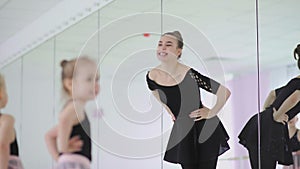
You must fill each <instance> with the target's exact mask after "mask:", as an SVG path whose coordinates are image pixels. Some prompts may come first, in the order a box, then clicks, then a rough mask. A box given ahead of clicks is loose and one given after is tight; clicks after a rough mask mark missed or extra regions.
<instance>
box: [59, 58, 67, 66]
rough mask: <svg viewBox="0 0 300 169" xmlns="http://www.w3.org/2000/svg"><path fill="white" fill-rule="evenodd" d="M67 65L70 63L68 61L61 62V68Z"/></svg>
mask: <svg viewBox="0 0 300 169" xmlns="http://www.w3.org/2000/svg"><path fill="white" fill-rule="evenodd" d="M67 63H68V61H67V60H63V61H61V62H60V66H61V67H65V66H66V64H67Z"/></svg>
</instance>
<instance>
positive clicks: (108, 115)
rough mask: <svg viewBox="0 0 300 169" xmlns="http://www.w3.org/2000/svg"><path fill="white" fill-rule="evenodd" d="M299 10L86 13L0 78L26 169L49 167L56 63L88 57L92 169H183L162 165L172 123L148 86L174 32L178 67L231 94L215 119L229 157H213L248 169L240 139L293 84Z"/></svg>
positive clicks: (201, 7)
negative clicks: (91, 64) (94, 70)
mask: <svg viewBox="0 0 300 169" xmlns="http://www.w3.org/2000/svg"><path fill="white" fill-rule="evenodd" d="M298 5H300V2H298V1H296V0H287V1H279V0H276V1H274V0H273V1H271V0H261V1H255V0H252V1H247V2H245V1H237V0H228V1H224V2H223V1H222V2H221V1H209V0H204V1H198V0H190V1H183V0H173V1H171V0H154V1H138V0H135V1H132V0H115V1H113V2H112V3H110V4H108V5H107V6H105V7H103V8H101V9H100V10H98V11H96V12H94V13H92V14H91V15H89V16H88V17H86V18H84V19H83V20H81V21H80V22H78V23H76V24H75V25H72V26H71V27H69V28H68V29H66V30H64V31H63V32H61V33H59V34H57V35H56V36H54V37H53V38H51V39H49V40H47V41H46V42H45V43H43V44H42V45H40V46H38V47H37V48H35V49H33V50H32V51H30V52H28V53H27V54H25V55H24V56H22V57H20V58H19V59H17V60H15V61H14V62H12V63H10V64H8V65H6V66H4V67H2V68H1V73H2V74H4V76H5V79H6V83H7V90H8V95H9V101H8V105H7V106H6V108H5V109H4V110H3V112H6V113H9V114H12V115H13V116H14V117H15V119H16V124H15V128H16V132H17V139H18V142H19V148H20V157H21V159H22V161H23V163H24V168H30V169H38V168H51V167H54V166H55V162H54V161H53V160H52V159H51V156H50V155H49V153H48V151H47V148H46V144H45V141H44V140H45V139H44V137H45V133H46V132H47V131H48V130H49V129H50V128H51V127H52V126H54V125H55V124H57V122H58V115H59V113H60V110H61V108H62V106H63V105H64V101H63V98H62V96H61V93H62V82H61V67H60V63H61V61H62V60H64V59H67V60H68V59H72V58H76V57H81V56H89V57H91V58H93V59H95V60H96V61H97V63H98V69H99V71H100V94H99V96H98V97H97V98H96V99H95V100H94V101H92V102H90V103H89V104H88V105H87V107H86V111H87V114H88V117H89V119H90V121H91V131H92V134H91V138H92V141H93V144H92V156H93V160H92V167H93V168H97V169H102V168H103V169H121V168H130V169H140V168H143V169H180V168H181V166H180V165H178V164H173V163H169V162H166V161H164V160H163V158H164V152H165V150H166V148H167V143H168V139H169V136H170V133H171V129H172V126H173V121H172V119H171V117H170V115H169V114H168V113H167V111H166V109H165V108H164V107H163V106H161V104H160V103H159V102H158V101H157V100H156V99H155V97H154V96H153V95H152V94H151V91H150V90H149V89H148V86H147V83H146V74H147V73H148V71H150V70H151V69H152V68H154V67H156V66H157V65H159V64H160V62H159V60H158V59H157V57H156V49H157V46H158V41H159V39H160V36H161V34H162V33H165V32H169V31H175V30H178V31H180V32H181V34H182V36H183V42H184V47H183V53H182V57H181V58H180V60H179V62H181V63H183V64H186V65H189V66H190V67H192V68H194V69H196V70H198V71H199V72H201V73H202V74H203V75H206V76H209V77H211V78H213V79H215V80H217V81H218V82H220V83H221V84H223V85H224V86H226V87H228V88H229V89H230V91H231V97H230V98H229V100H228V102H227V103H226V105H225V107H224V108H223V109H222V110H221V111H220V112H219V114H218V117H219V118H220V119H221V121H222V122H223V124H224V127H225V128H226V130H227V132H228V134H229V137H230V139H229V141H228V143H229V145H230V150H229V151H227V152H225V153H224V154H222V155H221V156H219V158H218V162H217V168H218V169H232V168H236V169H248V168H251V167H250V163H249V156H248V152H247V150H246V149H245V147H243V146H242V145H241V144H239V143H238V134H239V133H240V131H241V129H242V128H243V126H244V125H245V124H246V122H247V121H248V120H249V118H250V117H251V116H253V115H254V114H255V113H258V112H259V111H262V109H263V104H264V101H265V99H266V98H267V96H268V94H269V92H270V91H271V90H273V89H275V88H278V87H280V86H283V85H285V84H286V83H287V82H288V81H289V79H291V78H292V77H295V76H297V75H298V74H299V72H298V68H297V66H296V62H295V60H294V59H293V49H294V48H295V47H296V45H297V43H299V42H300V41H299V39H298V38H299V37H300V24H297V22H298V21H299V19H300V15H298V13H297V6H298ZM201 98H202V102H203V104H204V105H207V106H208V107H212V106H213V105H214V103H215V102H216V99H215V97H214V96H213V95H212V94H210V93H208V92H205V91H203V92H201ZM296 126H298V124H297V125H296ZM299 127H300V125H299ZM37 159H38V162H37ZM277 168H282V166H281V165H278V166H277Z"/></svg>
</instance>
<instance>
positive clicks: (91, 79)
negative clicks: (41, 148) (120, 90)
mask: <svg viewBox="0 0 300 169" xmlns="http://www.w3.org/2000/svg"><path fill="white" fill-rule="evenodd" d="M75 65H76V67H75ZM61 66H62V84H63V89H64V91H65V92H66V94H67V96H68V100H69V101H68V102H67V103H66V104H65V106H64V108H63V109H62V111H61V112H60V115H59V122H58V125H57V126H55V127H54V128H53V129H51V130H50V131H49V132H48V133H47V135H46V143H47V146H48V150H49V152H50V154H51V155H52V157H53V158H54V159H55V160H56V161H57V162H58V164H57V167H56V169H74V168H76V169H90V164H91V160H92V155H91V138H90V123H89V120H88V117H87V114H86V112H85V110H84V109H85V108H84V107H85V104H86V102H87V101H89V100H92V99H94V98H95V97H96V96H97V94H98V92H99V83H98V79H99V75H98V71H97V65H96V64H95V63H94V62H93V61H92V60H91V59H89V58H87V57H79V58H78V59H73V60H70V61H66V60H64V61H62V62H61ZM72 139H73V140H72ZM56 142H57V144H56Z"/></svg>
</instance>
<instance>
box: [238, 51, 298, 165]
mask: <svg viewBox="0 0 300 169" xmlns="http://www.w3.org/2000/svg"><path fill="white" fill-rule="evenodd" d="M299 56H300V45H298V46H297V48H296V49H295V52H294V57H295V59H296V60H297V62H298V67H299V69H300V60H299ZM299 89H300V76H298V77H296V78H293V79H291V80H290V81H289V82H288V83H287V84H286V85H285V86H283V87H282V88H280V89H277V90H278V91H272V92H271V93H270V94H269V96H268V98H267V102H269V103H271V104H270V105H269V106H266V107H267V108H266V109H265V110H264V111H263V112H261V113H259V119H260V128H259V130H260V132H258V115H257V114H256V115H254V116H253V117H252V118H251V119H250V120H249V121H248V122H247V124H246V125H245V127H244V128H243V130H242V131H241V133H240V135H239V139H240V143H241V144H242V145H244V146H245V147H246V148H247V150H248V151H249V156H250V163H251V166H252V168H253V169H256V168H259V166H260V167H261V169H275V168H276V163H277V162H278V163H279V164H283V165H290V164H292V163H293V159H292V150H291V147H290V140H289V135H288V128H287V125H286V122H287V121H288V120H289V119H292V118H293V117H295V116H296V115H297V114H298V113H299V111H300V103H299V100H300V91H299ZM279 90H280V91H279ZM276 92H277V93H278V94H276V97H274V95H275V94H274V93H276ZM272 93H273V94H272ZM272 98H273V99H272ZM268 100H269V101H268ZM270 100H271V101H270ZM259 133H260V135H259ZM258 138H260V144H258V140H259V139H258ZM259 155H260V156H259ZM259 157H260V160H259Z"/></svg>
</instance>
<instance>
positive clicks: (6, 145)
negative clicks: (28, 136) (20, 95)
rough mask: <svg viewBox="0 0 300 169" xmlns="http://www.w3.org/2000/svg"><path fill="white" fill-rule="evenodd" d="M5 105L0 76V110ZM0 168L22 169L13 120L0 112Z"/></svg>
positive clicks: (5, 98)
mask: <svg viewBox="0 0 300 169" xmlns="http://www.w3.org/2000/svg"><path fill="white" fill-rule="evenodd" d="M6 103H7V93H6V85H5V80H4V77H3V76H2V75H1V74H0V109H2V108H4V107H5V106H6ZM0 145H1V146H0V168H5V169H23V166H22V163H21V160H20V158H19V148H18V143H17V137H16V132H15V130H14V118H13V117H12V116H11V115H8V114H2V113H1V112H0Z"/></svg>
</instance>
